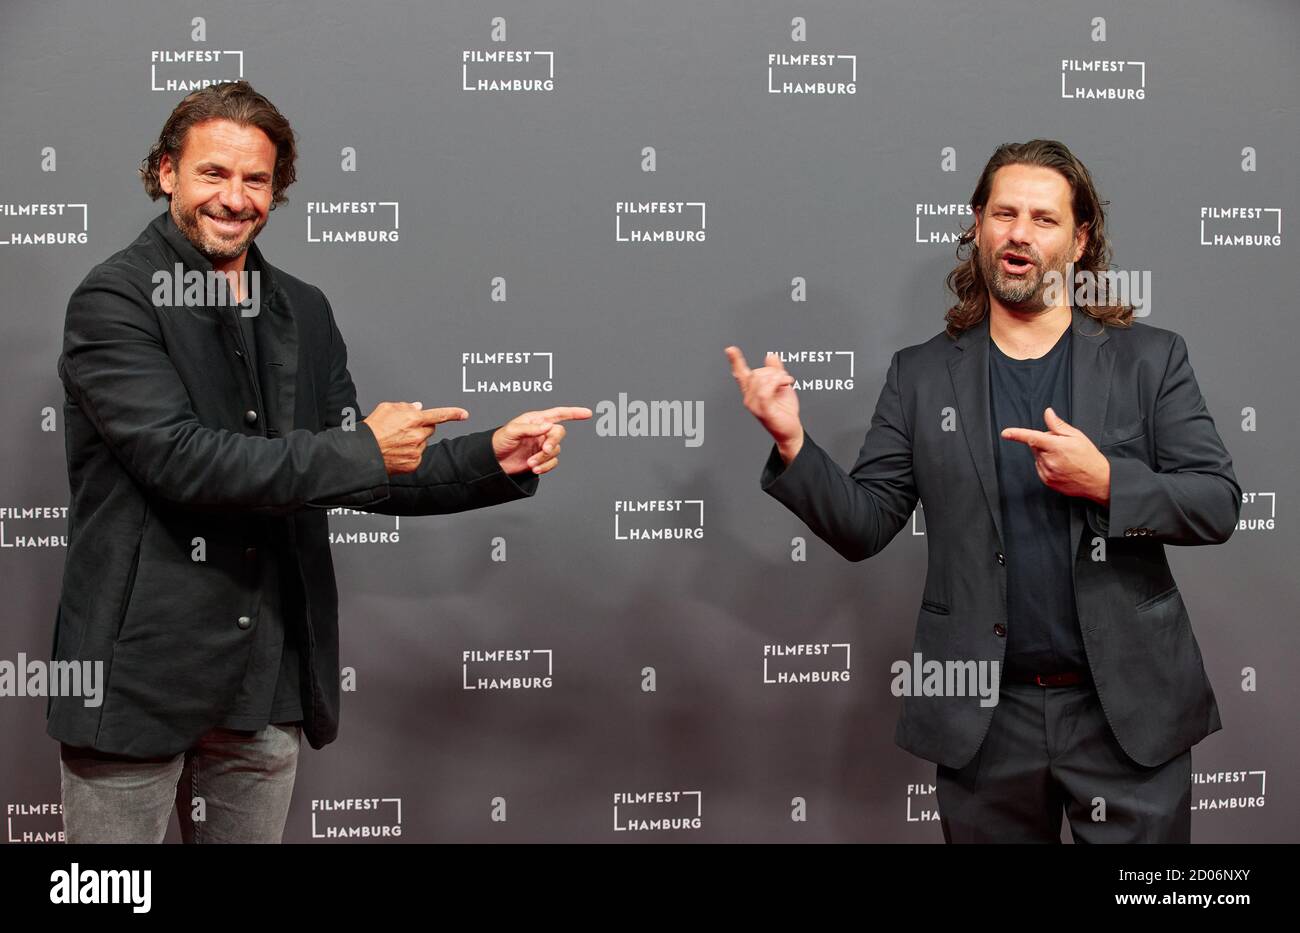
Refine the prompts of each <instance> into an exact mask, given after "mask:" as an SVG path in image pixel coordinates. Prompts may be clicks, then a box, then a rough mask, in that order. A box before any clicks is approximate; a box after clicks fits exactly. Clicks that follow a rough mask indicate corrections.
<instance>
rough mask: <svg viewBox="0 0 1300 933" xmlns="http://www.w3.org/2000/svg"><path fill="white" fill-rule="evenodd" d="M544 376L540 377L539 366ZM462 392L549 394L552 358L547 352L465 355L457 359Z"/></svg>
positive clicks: (520, 351)
mask: <svg viewBox="0 0 1300 933" xmlns="http://www.w3.org/2000/svg"><path fill="white" fill-rule="evenodd" d="M543 361H545V364H546V369H545V372H546V375H545V376H544V377H543V376H542V362H543ZM460 390H461V391H462V392H552V391H554V390H555V354H554V353H553V352H552V351H550V350H489V351H483V352H475V351H468V352H465V353H462V354H461V355H460Z"/></svg>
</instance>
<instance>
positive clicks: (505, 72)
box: [460, 49, 555, 91]
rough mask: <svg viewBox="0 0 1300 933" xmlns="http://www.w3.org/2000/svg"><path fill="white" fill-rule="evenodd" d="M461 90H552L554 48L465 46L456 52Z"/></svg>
mask: <svg viewBox="0 0 1300 933" xmlns="http://www.w3.org/2000/svg"><path fill="white" fill-rule="evenodd" d="M460 57H461V66H460V89H461V90H462V91H553V90H555V52H553V51H548V52H542V51H533V50H526V49H490V50H489V49H466V50H464V51H463V52H461V53H460Z"/></svg>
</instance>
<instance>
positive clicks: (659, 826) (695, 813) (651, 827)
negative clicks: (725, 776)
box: [614, 790, 704, 833]
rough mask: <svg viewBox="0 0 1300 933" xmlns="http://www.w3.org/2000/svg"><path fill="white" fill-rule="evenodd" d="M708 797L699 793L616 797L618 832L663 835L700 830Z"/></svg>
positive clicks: (626, 794) (652, 792) (638, 793)
mask: <svg viewBox="0 0 1300 933" xmlns="http://www.w3.org/2000/svg"><path fill="white" fill-rule="evenodd" d="M703 818H704V794H703V792H702V791H698V790H667V791H641V792H633V793H623V792H619V793H616V794H614V832H616V833H626V832H654V831H659V832H662V831H664V830H672V829H699V828H700V826H701V825H702V822H703Z"/></svg>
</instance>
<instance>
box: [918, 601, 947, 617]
mask: <svg viewBox="0 0 1300 933" xmlns="http://www.w3.org/2000/svg"><path fill="white" fill-rule="evenodd" d="M921 608H922V609H924V610H925V611H926V612H933V613H934V614H935V615H939V616H946V615H947V614H948V607H947V606H945V605H944V604H943V603H936V602H935V601H934V600H932V599H923V600H921Z"/></svg>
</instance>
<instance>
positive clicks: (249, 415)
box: [244, 409, 257, 424]
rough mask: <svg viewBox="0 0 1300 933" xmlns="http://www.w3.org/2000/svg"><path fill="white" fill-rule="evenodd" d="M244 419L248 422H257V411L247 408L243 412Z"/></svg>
mask: <svg viewBox="0 0 1300 933" xmlns="http://www.w3.org/2000/svg"><path fill="white" fill-rule="evenodd" d="M244 420H245V421H247V422H248V423H249V424H257V412H255V411H253V410H252V409H249V410H248V411H246V412H244Z"/></svg>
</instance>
